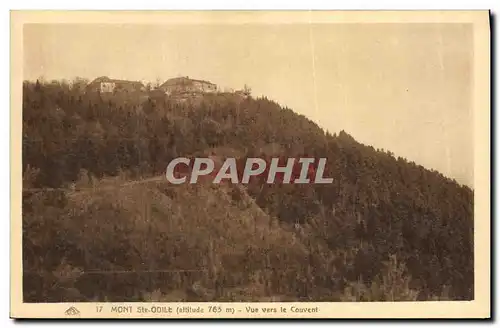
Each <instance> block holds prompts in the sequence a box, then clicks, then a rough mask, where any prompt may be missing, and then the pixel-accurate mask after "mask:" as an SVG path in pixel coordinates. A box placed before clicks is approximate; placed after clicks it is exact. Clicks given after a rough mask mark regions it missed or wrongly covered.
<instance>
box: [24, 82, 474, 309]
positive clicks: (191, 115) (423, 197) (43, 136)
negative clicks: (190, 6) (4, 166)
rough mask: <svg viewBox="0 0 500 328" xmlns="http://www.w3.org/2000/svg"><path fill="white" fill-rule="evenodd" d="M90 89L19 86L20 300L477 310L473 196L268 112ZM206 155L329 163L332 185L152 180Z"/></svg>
mask: <svg viewBox="0 0 500 328" xmlns="http://www.w3.org/2000/svg"><path fill="white" fill-rule="evenodd" d="M83 90H84V88H82V87H79V86H78V85H72V86H70V85H69V84H66V83H62V82H51V83H40V82H36V83H34V82H33V83H32V82H25V83H24V84H23V150H22V151H23V188H24V189H25V190H24V191H23V260H24V297H25V301H27V302H34V301H43V300H50V301H52V302H58V301H96V300H113V301H142V300H167V301H168V300H171V301H179V300H204V301H208V300H220V301H224V300H241V301H265V300H314V301H354V300H358V301H373V300H431V299H456V300H468V299H473V298H474V295H473V290H474V286H473V282H474V267H473V262H474V257H473V255H474V254H473V249H474V247H473V191H472V190H471V189H470V188H468V187H466V186H461V185H459V184H457V183H456V182H455V181H453V180H451V179H449V178H446V177H444V176H443V175H442V174H440V173H438V172H436V171H432V170H427V169H425V168H424V167H422V166H419V165H417V164H415V163H413V162H409V161H407V160H406V159H404V158H399V157H395V156H394V155H393V154H392V153H390V152H388V151H382V150H377V149H374V148H373V147H370V146H365V145H363V144H360V143H358V142H357V141H356V140H354V139H353V138H352V137H351V136H350V135H349V134H348V133H346V132H343V131H342V132H340V133H339V134H338V135H335V134H330V133H326V132H325V131H323V130H322V129H321V128H320V127H318V126H317V125H316V124H315V123H313V122H312V121H310V120H308V119H307V118H306V117H304V116H302V115H298V114H297V113H295V112H293V111H292V110H291V109H288V108H286V107H282V106H280V105H279V104H277V103H276V102H273V101H270V100H268V99H266V98H258V99H256V98H252V97H249V98H246V99H245V98H242V97H238V96H236V95H234V94H229V93H227V94H223V93H221V94H212V95H205V96H204V97H203V98H202V99H197V100H193V101H192V102H189V101H188V102H185V103H179V102H176V101H173V100H171V99H169V98H168V97H165V96H164V95H161V94H160V95H158V94H156V95H154V93H151V94H149V95H148V94H141V95H139V94H138V95H114V96H103V95H99V94H96V93H85V92H84V91H83ZM208 151H214V152H216V153H217V154H219V155H220V156H222V157H223V156H238V157H240V158H245V157H250V156H260V155H262V156H264V155H265V156H273V155H280V156H289V157H295V156H300V155H303V154H308V155H310V156H314V157H326V158H327V163H328V164H327V167H326V172H325V176H327V177H331V178H333V183H332V184H329V185H295V184H289V185H282V184H276V185H267V184H259V183H254V184H249V185H211V184H200V185H176V186H173V185H169V184H168V182H167V181H166V179H154V178H155V177H159V176H161V175H163V174H164V172H165V169H166V165H167V164H168V162H169V161H170V160H171V159H173V158H175V157H178V156H195V155H196V154H203V153H207V152H208ZM229 154H231V155H229ZM144 179H149V180H146V181H149V182H147V183H137V184H133V183H131V182H134V181H143V180H144ZM120 186H121V187H120Z"/></svg>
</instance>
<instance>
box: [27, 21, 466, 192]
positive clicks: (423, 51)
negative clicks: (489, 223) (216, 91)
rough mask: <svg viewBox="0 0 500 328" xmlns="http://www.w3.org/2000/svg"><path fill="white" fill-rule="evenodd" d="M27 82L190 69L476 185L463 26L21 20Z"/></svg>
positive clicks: (149, 76)
mask: <svg viewBox="0 0 500 328" xmlns="http://www.w3.org/2000/svg"><path fill="white" fill-rule="evenodd" d="M23 47H24V50H23V53H24V66H23V76H24V79H29V80H36V79H37V78H39V77H42V76H43V77H44V78H45V79H46V80H52V79H62V78H65V79H72V78H74V77H76V76H79V77H84V78H88V79H94V78H96V77H99V76H108V77H111V78H117V79H128V80H141V81H151V82H155V81H156V80H159V81H160V82H163V81H165V80H167V79H169V78H171V77H176V76H189V77H192V78H196V79H204V80H208V81H211V82H213V83H216V84H218V85H219V87H221V88H222V89H224V88H225V87H228V88H234V89H241V88H243V86H244V85H245V84H247V85H249V86H250V87H251V88H252V93H253V95H254V96H259V95H265V96H267V97H268V98H270V99H273V100H275V101H277V102H279V103H280V104H281V105H284V106H287V107H289V108H291V109H293V110H294V111H296V112H298V113H300V114H304V115H305V116H307V117H309V118H310V119H312V120H313V121H315V122H316V123H317V124H318V125H319V126H321V127H322V128H324V129H326V130H328V131H330V132H331V133H338V132H339V131H340V130H345V131H346V132H347V133H349V134H351V135H352V136H353V137H354V138H355V139H356V140H358V141H359V142H362V143H364V144H367V145H372V146H374V147H375V148H383V149H386V150H390V151H392V152H393V153H394V154H395V155H396V156H401V157H405V158H407V159H408V160H411V161H415V162H416V163H417V164H421V165H423V166H425V167H426V168H430V169H435V170H438V171H440V172H441V173H443V174H444V175H446V176H449V177H452V178H454V179H456V180H457V181H458V182H460V183H463V184H467V185H469V186H472V185H473V171H474V163H473V143H474V133H473V111H472V77H473V76H472V72H473V67H472V63H473V38H472V26H471V25H467V24H452V23H447V24H415V23H407V24H401V23H399V24H381V23H378V24H306V23H302V24H280V25H272V24H265V25H264V24H238V25H230V26H228V25H214V24H211V25H137V24H135V25H132V24H129V25H111V24H107V25H97V24H78V25H77V24H74V25H71V24H51V25H48V24H44V25H42V24H37V25H34V24H27V25H25V26H24V40H23Z"/></svg>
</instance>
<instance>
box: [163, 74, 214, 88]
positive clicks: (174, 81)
mask: <svg viewBox="0 0 500 328" xmlns="http://www.w3.org/2000/svg"><path fill="white" fill-rule="evenodd" d="M193 82H200V83H205V84H212V85H215V84H214V83H212V82H209V81H204V80H196V79H190V78H189V76H181V77H174V78H171V79H168V80H167V81H166V82H165V83H163V84H162V85H161V86H160V87H165V86H169V85H177V84H192V83H193Z"/></svg>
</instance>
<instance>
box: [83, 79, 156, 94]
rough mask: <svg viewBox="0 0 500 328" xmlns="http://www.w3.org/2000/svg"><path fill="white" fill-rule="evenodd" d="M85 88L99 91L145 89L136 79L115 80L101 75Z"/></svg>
mask: <svg viewBox="0 0 500 328" xmlns="http://www.w3.org/2000/svg"><path fill="white" fill-rule="evenodd" d="M87 90H88V91H95V92H101V93H114V92H139V91H146V87H145V86H144V84H142V83H141V82H138V81H127V80H117V79H110V78H109V77H107V76H101V77H98V78H97V79H95V80H94V81H92V82H90V83H89V84H88V85H87Z"/></svg>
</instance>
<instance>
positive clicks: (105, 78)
mask: <svg viewBox="0 0 500 328" xmlns="http://www.w3.org/2000/svg"><path fill="white" fill-rule="evenodd" d="M101 82H112V83H116V84H132V85H136V86H144V84H143V83H142V82H140V81H128V80H118V79H110V78H109V77H107V76H101V77H98V78H97V79H95V80H94V81H92V82H90V83H89V85H91V84H94V83H101Z"/></svg>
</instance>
